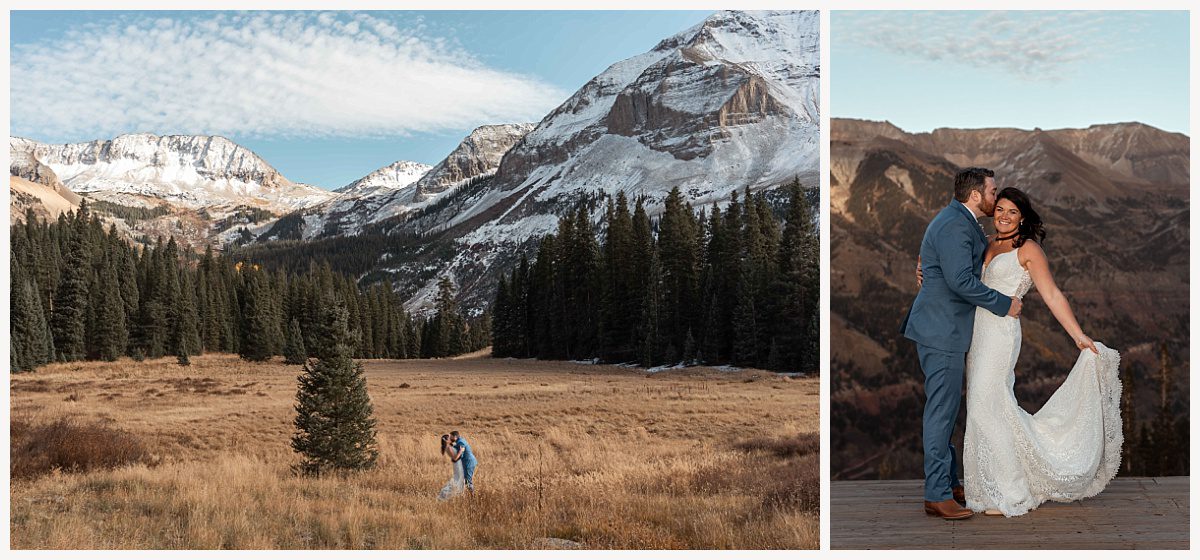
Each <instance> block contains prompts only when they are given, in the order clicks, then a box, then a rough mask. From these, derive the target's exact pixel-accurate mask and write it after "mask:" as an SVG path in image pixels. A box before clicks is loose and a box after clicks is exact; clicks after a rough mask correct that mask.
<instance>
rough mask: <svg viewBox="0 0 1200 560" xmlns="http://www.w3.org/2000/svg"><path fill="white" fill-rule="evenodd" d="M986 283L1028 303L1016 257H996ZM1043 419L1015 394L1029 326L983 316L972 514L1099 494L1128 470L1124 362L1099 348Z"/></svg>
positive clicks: (974, 390) (969, 469)
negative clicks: (1124, 455)
mask: <svg viewBox="0 0 1200 560" xmlns="http://www.w3.org/2000/svg"><path fill="white" fill-rule="evenodd" d="M982 280H983V282H984V283H985V284H987V285H988V286H990V287H992V288H993V289H996V290H998V291H1000V292H1001V293H1004V294H1006V295H1010V296H1015V297H1023V296H1024V295H1025V293H1026V292H1027V291H1029V288H1030V286H1031V285H1032V284H1033V281H1032V279H1031V278H1030V276H1029V272H1028V271H1027V270H1025V268H1024V267H1022V266H1021V264H1020V261H1019V260H1018V258H1017V251H1015V250H1014V251H1010V252H1008V253H1003V254H1000V255H996V256H995V257H994V258H993V259H992V261H991V262H990V263H988V265H985V267H984V270H983V278H982ZM1096 348H1097V349H1098V350H1099V351H1100V354H1099V355H1096V354H1095V353H1093V352H1092V351H1091V350H1087V349H1085V350H1083V351H1081V352H1080V354H1079V359H1078V360H1077V361H1076V362H1075V367H1074V368H1072V369H1071V372H1070V373H1069V374H1067V379H1066V380H1065V381H1064V382H1063V384H1062V385H1061V386H1060V387H1059V388H1058V389H1057V390H1056V391H1055V392H1054V394H1053V395H1052V396H1051V397H1050V399H1049V400H1048V401H1047V402H1046V404H1045V405H1044V406H1043V407H1042V409H1041V410H1039V411H1038V412H1037V413H1036V414H1029V413H1027V412H1025V410H1023V409H1022V408H1021V407H1020V406H1019V405H1018V404H1017V399H1016V396H1015V395H1014V394H1013V383H1014V381H1015V379H1016V363H1017V356H1018V355H1019V354H1020V353H1021V322H1020V320H1019V319H1017V318H1013V317H997V316H996V315H994V314H993V313H991V312H989V311H987V310H985V309H978V310H977V311H976V314H975V328H974V332H973V334H972V338H971V350H970V352H968V354H967V368H966V383H967V427H966V439H965V441H964V444H963V470H964V477H963V478H964V481H963V486H964V487H965V490H966V498H967V507H968V508H970V509H972V510H974V511H985V510H988V509H996V510H999V511H1001V512H1002V513H1003V514H1004V515H1005V516H1010V517H1011V516H1014V515H1022V514H1024V513H1026V512H1028V511H1029V510H1031V509H1034V508H1036V507H1038V505H1040V504H1041V503H1043V502H1045V501H1047V500H1053V501H1058V502H1069V501H1074V500H1079V499H1082V498H1088V497H1091V496H1095V495H1096V494H1098V493H1099V492H1100V491H1101V490H1103V489H1104V487H1105V485H1107V484H1108V482H1109V481H1110V480H1112V478H1113V477H1114V476H1116V474H1117V468H1118V467H1119V466H1120V464H1121V444H1122V442H1123V436H1122V434H1121V410H1120V406H1121V381H1120V377H1119V375H1118V366H1119V364H1120V355H1119V354H1118V353H1117V351H1116V350H1113V349H1111V348H1108V347H1106V346H1104V345H1103V344H1100V343H1099V342H1097V343H1096Z"/></svg>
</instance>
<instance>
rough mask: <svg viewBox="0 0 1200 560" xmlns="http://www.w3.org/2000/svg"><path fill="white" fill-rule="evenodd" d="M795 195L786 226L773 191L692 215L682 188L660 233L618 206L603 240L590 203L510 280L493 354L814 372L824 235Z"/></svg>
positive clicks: (619, 201) (499, 300)
mask: <svg viewBox="0 0 1200 560" xmlns="http://www.w3.org/2000/svg"><path fill="white" fill-rule="evenodd" d="M786 192H787V195H788V201H787V204H786V209H785V210H784V211H783V212H782V216H777V215H776V214H775V212H773V211H772V209H771V205H770V204H769V203H768V199H767V195H766V194H765V191H762V192H759V193H758V194H753V195H752V194H750V192H749V190H748V189H747V192H746V194H745V195H744V197H743V198H742V199H741V200H739V197H738V196H737V193H734V196H733V198H732V200H731V202H730V203H729V204H728V206H727V207H726V208H725V209H724V210H721V209H720V208H718V207H717V205H716V204H714V205H713V206H712V207H711V208H710V209H708V210H707V212H705V211H701V212H699V213H697V212H695V211H693V208H692V207H691V205H690V204H687V203H686V202H685V201H684V199H683V195H682V194H681V193H680V191H679V189H674V190H672V191H671V193H670V194H669V195H668V196H667V199H666V201H665V205H666V207H665V210H664V213H663V214H662V216H661V218H659V219H658V220H657V221H654V220H651V219H650V218H649V217H648V216H647V213H646V210H645V208H644V207H643V201H642V200H637V201H635V202H634V205H633V208H632V209H631V208H630V203H629V201H628V200H627V199H626V197H625V196H624V194H618V196H617V197H616V199H615V200H610V201H609V203H608V204H607V207H606V209H605V215H604V220H603V223H602V224H601V228H600V229H601V230H602V231H597V230H596V228H594V227H593V226H592V222H591V220H590V219H589V212H588V210H589V209H588V207H587V206H588V204H587V203H586V202H581V203H580V204H579V205H578V206H577V208H576V209H575V210H574V211H573V212H571V213H569V214H568V215H565V216H563V217H562V218H561V219H560V221H559V225H558V232H557V233H556V234H552V235H547V236H546V237H544V238H543V239H542V240H541V243H540V244H539V245H538V249H537V255H536V258H535V259H534V260H533V262H528V261H527V260H526V259H524V258H522V260H521V262H520V264H519V265H518V266H517V268H516V269H515V270H513V271H512V273H511V274H509V275H507V276H506V277H504V278H502V279H501V282H500V285H499V288H498V290H497V294H496V300H495V306H494V310H493V317H494V323H493V331H492V353H493V355H494V356H498V357H520V358H527V357H535V358H542V359H598V360H599V361H601V362H610V363H636V364H640V365H642V366H644V367H651V366H659V365H664V364H671V365H674V364H685V365H687V364H711V365H716V364H734V365H738V366H748V367H759V368H767V369H772V370H776V371H792V372H815V371H817V367H818V366H817V360H818V357H819V352H818V348H819V334H818V333H819V332H820V331H819V328H820V320H819V268H818V262H819V261H818V259H819V252H818V251H819V249H818V237H817V231H816V226H815V223H814V221H813V212H812V209H811V206H810V202H809V200H808V198H807V197H806V196H805V193H804V191H803V189H802V188H801V186H800V183H799V181H794V182H793V183H791V184H790V185H788V186H787V187H786Z"/></svg>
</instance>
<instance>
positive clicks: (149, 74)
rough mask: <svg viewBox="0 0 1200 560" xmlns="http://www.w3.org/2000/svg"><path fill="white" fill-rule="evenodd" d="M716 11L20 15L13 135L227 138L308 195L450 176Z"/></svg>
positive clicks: (14, 21) (16, 16) (14, 41)
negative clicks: (395, 171) (408, 168)
mask: <svg viewBox="0 0 1200 560" xmlns="http://www.w3.org/2000/svg"><path fill="white" fill-rule="evenodd" d="M709 13H710V12H704V11H658V12H652V11H638V12H528V11H526V12H516V11H514V12H434V11H425V12H325V13H311V12H84V11H77V12H32V11H14V12H11V20H10V21H11V56H12V59H11V66H10V76H11V78H12V86H11V90H10V93H11V97H12V105H11V107H12V121H11V123H10V127H11V133H12V134H13V135H17V136H25V137H28V138H32V139H35V140H39V141H42V142H55V143H61V142H79V141H87V140H92V139H96V138H111V137H113V136H116V135H118V134H122V133H126V132H153V133H156V134H220V135H223V136H227V137H229V138H231V139H232V140H234V141H235V142H238V143H239V144H242V145H244V146H246V147H248V148H250V149H252V150H254V151H255V152H256V153H258V154H259V155H260V156H262V157H263V158H264V159H266V160H267V162H268V163H270V164H272V165H273V166H275V167H276V168H277V169H278V170H279V171H280V172H281V173H283V174H284V176H286V177H288V178H289V179H291V180H293V181H300V182H305V183H310V184H314V185H317V186H321V187H324V188H331V189H332V188H338V187H341V186H343V185H345V184H347V183H349V182H351V181H353V180H355V179H357V178H359V177H361V176H363V175H366V174H367V173H369V172H371V171H373V170H375V169H377V168H379V167H382V166H384V165H387V164H389V163H391V162H393V161H396V160H399V159H407V160H412V161H419V162H423V163H428V164H431V165H432V164H434V163H437V162H438V161H439V160H440V159H441V158H442V157H443V156H445V155H446V154H447V153H448V152H449V151H450V150H452V149H453V148H454V146H456V145H457V144H458V142H459V141H460V140H461V139H462V138H463V137H464V136H466V135H467V134H468V133H469V132H470V131H471V130H472V129H473V128H474V127H476V126H479V125H483V124H497V123H502V122H536V121H538V120H540V119H541V117H542V116H544V115H545V114H546V113H547V112H549V111H550V110H552V109H553V108H554V107H556V106H557V105H558V104H559V103H561V102H562V101H564V100H565V99H566V98H567V97H568V96H569V95H570V94H571V93H573V92H574V91H575V90H576V89H578V88H579V87H580V86H582V85H583V84H584V83H585V82H587V80H589V79H590V78H592V77H593V76H595V75H596V74H598V73H600V72H602V71H603V70H604V69H605V68H607V67H608V66H609V65H610V64H612V63H614V62H617V61H619V60H622V59H625V58H628V57H630V56H633V55H636V54H640V53H642V52H645V51H647V50H649V49H651V48H652V47H653V46H654V45H655V44H656V43H657V42H658V41H660V40H662V39H664V38H666V37H668V36H671V35H673V34H675V33H677V32H679V31H682V30H684V29H686V28H688V27H690V26H692V25H695V24H696V23H699V22H700V21H702V20H703V19H704V18H705V17H706V16H707V15H709Z"/></svg>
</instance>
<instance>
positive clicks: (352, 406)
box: [292, 302, 379, 475]
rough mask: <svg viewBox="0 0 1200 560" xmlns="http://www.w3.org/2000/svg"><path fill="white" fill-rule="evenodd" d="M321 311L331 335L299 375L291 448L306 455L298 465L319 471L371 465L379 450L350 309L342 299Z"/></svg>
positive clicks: (309, 472)
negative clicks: (357, 358)
mask: <svg viewBox="0 0 1200 560" xmlns="http://www.w3.org/2000/svg"><path fill="white" fill-rule="evenodd" d="M318 314H319V317H320V322H321V323H322V324H324V325H326V329H324V330H325V333H326V334H327V336H328V337H329V338H328V339H326V340H324V341H322V343H321V344H320V350H319V352H318V353H317V355H316V360H315V361H312V362H309V363H306V364H305V365H304V366H303V367H304V372H303V373H301V374H300V376H299V378H298V382H299V388H298V389H297V391H296V419H295V422H294V425H295V427H296V433H295V435H294V436H292V449H293V450H294V451H296V452H297V453H299V454H300V455H301V456H302V459H301V462H300V464H299V465H298V467H297V470H298V471H299V472H300V473H303V474H306V475H320V474H323V473H328V472H331V471H334V470H362V469H369V468H371V467H373V466H375V460H376V458H377V457H378V455H379V451H378V448H377V444H376V442H375V419H374V418H373V417H372V414H373V409H372V406H371V399H370V396H369V395H368V394H367V382H366V377H365V376H364V375H363V368H362V364H360V363H358V362H355V361H354V360H353V359H351V357H350V353H351V351H352V349H353V348H354V347H355V346H356V344H357V342H358V341H357V340H356V338H357V337H356V336H355V334H354V333H352V332H351V331H350V327H349V312H348V311H347V310H346V308H345V305H344V304H342V303H341V302H337V303H334V304H332V305H329V306H327V307H325V308H322V309H320V310H318Z"/></svg>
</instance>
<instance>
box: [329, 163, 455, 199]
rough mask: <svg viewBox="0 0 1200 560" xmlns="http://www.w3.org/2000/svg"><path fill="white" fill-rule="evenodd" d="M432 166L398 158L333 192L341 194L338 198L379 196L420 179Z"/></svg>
mask: <svg viewBox="0 0 1200 560" xmlns="http://www.w3.org/2000/svg"><path fill="white" fill-rule="evenodd" d="M430 169H432V166H430V165H427V164H424V163H418V162H415V161H405V160H400V161H397V162H394V163H392V164H390V165H387V166H384V167H381V168H379V169H376V170H375V171H372V172H371V173H369V174H368V175H367V176H365V177H363V178H362V179H359V180H357V181H355V182H353V183H350V184H349V185H346V186H344V187H342V188H340V189H338V190H336V191H334V192H336V193H339V194H340V195H342V196H341V197H340V198H344V197H352V198H365V197H370V196H379V195H381V194H385V193H388V192H389V191H395V190H398V189H403V188H404V187H407V186H409V185H411V184H413V183H414V182H416V180H417V179H420V178H421V177H422V176H424V175H425V174H426V173H428V172H429V170H430Z"/></svg>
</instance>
